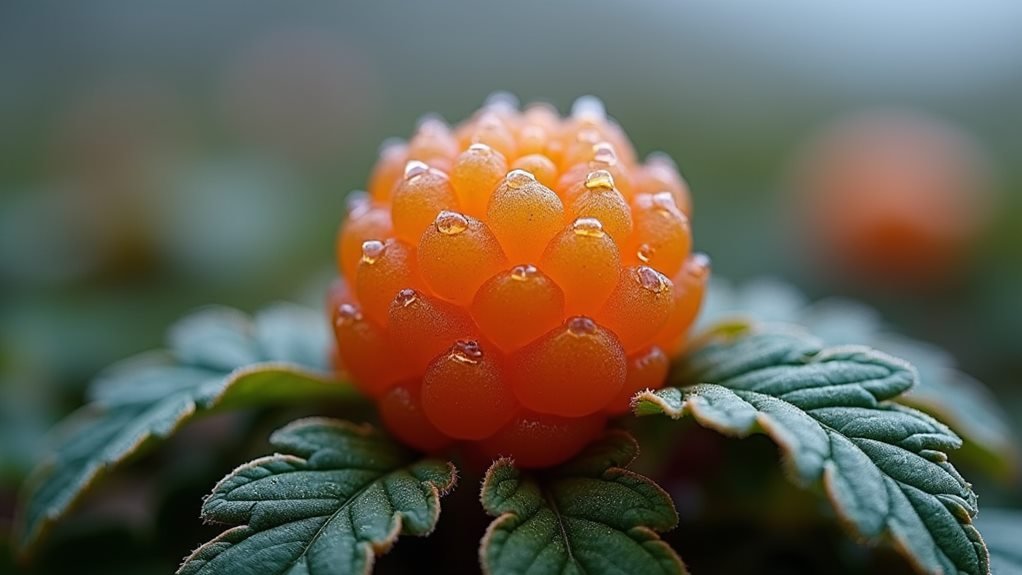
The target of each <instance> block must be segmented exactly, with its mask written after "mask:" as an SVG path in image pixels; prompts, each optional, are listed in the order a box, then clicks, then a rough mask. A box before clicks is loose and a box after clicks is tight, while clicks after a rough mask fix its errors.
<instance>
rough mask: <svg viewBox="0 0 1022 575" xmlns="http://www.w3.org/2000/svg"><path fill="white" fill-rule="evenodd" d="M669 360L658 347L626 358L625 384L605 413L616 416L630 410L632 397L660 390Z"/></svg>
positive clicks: (668, 366)
mask: <svg viewBox="0 0 1022 575" xmlns="http://www.w3.org/2000/svg"><path fill="white" fill-rule="evenodd" d="M670 368H671V360H670V359H668V357H667V354H666V353H664V352H663V350H661V349H660V348H659V347H656V346H653V347H648V348H646V349H644V350H642V351H639V352H636V353H635V354H634V355H632V356H630V357H629V358H628V373H627V375H626V376H625V384H624V386H623V387H622V388H621V391H620V392H618V394H617V396H616V397H615V398H614V400H613V401H611V403H610V405H609V406H607V413H609V414H612V415H618V414H622V413H627V412H628V411H629V410H630V409H631V408H632V406H631V403H632V397H633V396H634V395H635V394H636V393H639V392H640V391H643V390H645V389H660V388H661V387H663V385H664V381H665V380H666V379H667V372H668V371H669V370H670Z"/></svg>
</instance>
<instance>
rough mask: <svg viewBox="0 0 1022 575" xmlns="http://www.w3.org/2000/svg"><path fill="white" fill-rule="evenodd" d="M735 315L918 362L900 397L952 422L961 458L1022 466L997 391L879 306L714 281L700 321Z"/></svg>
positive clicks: (1009, 471)
mask: <svg viewBox="0 0 1022 575" xmlns="http://www.w3.org/2000/svg"><path fill="white" fill-rule="evenodd" d="M736 319H744V321H746V322H781V323H790V324H796V325H800V326H804V327H805V328H806V329H808V330H809V332H810V333H812V334H813V335H814V336H816V337H818V338H819V339H820V340H822V341H823V342H824V343H825V344H827V345H847V344H863V345H868V346H870V347H872V348H875V349H879V350H882V351H884V352H886V353H890V354H892V355H895V356H897V357H901V358H904V359H905V360H907V361H909V362H911V363H912V364H913V365H914V366H915V367H916V369H917V370H918V371H919V374H920V378H919V382H918V384H917V385H916V386H914V387H913V388H912V389H911V390H910V391H909V392H907V393H905V394H903V395H901V396H899V397H898V398H897V399H896V400H895V401H897V402H899V403H903V404H905V405H909V406H911V407H915V408H917V409H921V410H923V411H925V412H927V413H929V414H930V415H934V416H937V417H940V418H941V420H942V421H944V422H945V423H947V425H948V426H949V427H951V428H952V429H953V430H954V431H955V432H956V433H958V434H959V435H960V436H961V437H962V438H963V439H964V440H965V446H964V449H963V450H962V453H961V455H960V457H961V458H962V460H967V461H969V462H970V463H974V464H977V465H980V466H982V468H983V469H984V470H986V471H987V472H989V473H991V474H994V475H997V476H999V477H1001V478H1004V479H1011V478H1013V477H1014V475H1015V473H1016V472H1017V471H1018V469H1019V467H1020V465H1022V456H1020V453H1019V449H1018V447H1017V438H1016V436H1015V433H1014V432H1013V431H1012V428H1011V426H1010V425H1009V423H1008V421H1009V418H1008V417H1007V415H1006V414H1005V411H1004V409H1003V408H1002V407H1001V406H1000V405H999V404H998V402H997V399H996V398H995V397H994V396H993V394H991V393H990V391H989V390H988V389H987V388H986V387H985V386H983V384H981V383H980V382H978V381H976V380H975V379H973V378H971V377H969V376H968V375H966V374H964V373H962V372H961V371H959V370H958V369H957V367H956V365H955V360H954V358H953V357H951V355H950V354H948V353H947V352H946V351H944V350H942V349H940V348H938V347H936V346H934V345H932V344H928V343H924V342H921V341H917V340H914V339H910V338H907V337H903V336H899V335H895V334H893V333H892V332H891V330H890V328H889V326H887V325H885V323H884V322H883V319H882V318H881V316H880V314H879V313H878V312H877V311H876V310H874V309H873V308H871V307H869V306H866V305H864V304H862V303H859V302H856V301H851V300H847V299H840V298H830V299H825V300H821V301H818V302H815V303H812V304H810V303H809V300H808V298H806V296H805V295H804V294H802V293H801V292H799V291H798V290H797V289H795V288H794V287H792V286H790V285H788V284H785V283H783V282H780V281H777V280H773V279H757V280H752V281H749V282H746V283H745V284H743V285H741V286H733V285H731V284H729V283H728V282H727V281H724V280H721V279H719V278H714V280H713V281H712V282H711V284H710V289H709V292H708V294H707V302H706V305H704V308H703V313H702V315H701V317H700V321H699V323H700V325H701V326H703V327H711V326H712V327H714V328H716V327H717V326H719V324H720V323H721V322H729V323H734V322H735V321H736Z"/></svg>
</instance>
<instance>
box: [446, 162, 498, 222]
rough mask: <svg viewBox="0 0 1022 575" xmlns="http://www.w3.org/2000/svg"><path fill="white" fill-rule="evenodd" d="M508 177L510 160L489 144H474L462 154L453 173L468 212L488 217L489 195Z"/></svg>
mask: <svg viewBox="0 0 1022 575" xmlns="http://www.w3.org/2000/svg"><path fill="white" fill-rule="evenodd" d="M505 174H507V160H505V159H504V156H502V155H501V154H500V152H498V151H496V150H494V149H493V148H491V147H489V146H487V145H486V144H472V145H471V146H469V148H468V149H467V150H465V151H464V152H462V153H461V155H459V156H458V159H457V160H455V162H454V167H453V168H452V170H451V184H452V185H453V186H454V191H455V192H456V193H457V194H458V203H459V204H461V206H462V207H463V209H464V210H465V213H467V214H468V215H471V216H473V217H477V218H478V217H483V216H485V215H486V206H487V204H489V202H490V196H491V195H492V194H493V190H494V189H496V187H497V186H498V185H499V184H500V182H501V181H503V180H504V175H505Z"/></svg>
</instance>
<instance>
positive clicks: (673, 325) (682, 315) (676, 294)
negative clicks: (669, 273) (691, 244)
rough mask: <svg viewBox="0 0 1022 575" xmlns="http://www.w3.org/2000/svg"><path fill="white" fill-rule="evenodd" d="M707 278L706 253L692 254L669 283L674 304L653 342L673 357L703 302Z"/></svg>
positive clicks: (708, 271)
mask: <svg viewBox="0 0 1022 575" xmlns="http://www.w3.org/2000/svg"><path fill="white" fill-rule="evenodd" d="M709 279H710V258H708V257H706V254H693V255H692V257H690V258H688V260H687V261H686V262H685V266H684V267H682V268H681V271H679V272H678V273H677V275H675V276H674V279H673V280H672V282H671V292H672V297H673V300H674V302H673V304H672V307H671V314H670V315H669V316H668V317H667V321H666V322H664V325H663V327H662V328H660V333H658V334H657V336H656V343H657V345H659V346H660V347H662V348H664V350H665V351H666V352H667V353H669V354H673V353H676V352H677V351H678V348H679V347H680V346H681V344H682V342H684V340H685V333H686V332H687V331H688V328H689V326H691V325H692V323H693V322H695V319H696V316H697V315H698V314H699V306H700V305H702V302H703V294H704V293H705V291H706V283H707V281H708V280H709Z"/></svg>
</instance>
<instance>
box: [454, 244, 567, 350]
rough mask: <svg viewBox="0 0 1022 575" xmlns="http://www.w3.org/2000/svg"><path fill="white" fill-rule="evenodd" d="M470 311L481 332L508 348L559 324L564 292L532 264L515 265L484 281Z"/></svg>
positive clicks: (502, 346)
mask: <svg viewBox="0 0 1022 575" xmlns="http://www.w3.org/2000/svg"><path fill="white" fill-rule="evenodd" d="M471 311H472V318H473V319H475V322H476V324H477V325H478V326H479V329H480V330H481V331H482V333H483V335H484V336H486V338H487V339H489V340H490V341H492V342H493V343H495V344H497V345H498V346H499V347H500V348H501V349H503V350H505V351H510V350H513V349H516V348H518V347H521V346H522V345H525V344H526V343H528V342H530V341H532V340H534V339H536V338H537V337H539V336H541V335H543V334H544V333H546V332H548V331H550V330H551V329H553V328H555V327H557V326H558V325H559V324H560V323H561V318H562V317H564V292H562V291H561V288H559V287H557V284H555V283H554V282H553V280H551V279H550V278H549V277H547V276H546V275H545V274H544V273H543V272H541V271H539V270H538V269H537V268H536V267H535V266H533V265H529V264H524V265H519V266H515V267H514V268H512V269H510V270H507V271H504V272H501V273H499V274H497V275H495V276H493V277H492V278H490V279H489V280H488V281H487V282H486V283H484V284H483V285H482V287H480V288H479V290H478V291H477V292H476V295H475V299H473V300H472V306H471Z"/></svg>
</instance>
